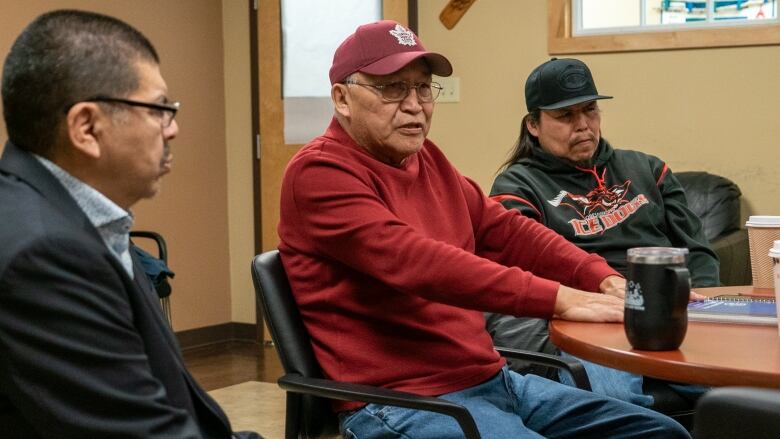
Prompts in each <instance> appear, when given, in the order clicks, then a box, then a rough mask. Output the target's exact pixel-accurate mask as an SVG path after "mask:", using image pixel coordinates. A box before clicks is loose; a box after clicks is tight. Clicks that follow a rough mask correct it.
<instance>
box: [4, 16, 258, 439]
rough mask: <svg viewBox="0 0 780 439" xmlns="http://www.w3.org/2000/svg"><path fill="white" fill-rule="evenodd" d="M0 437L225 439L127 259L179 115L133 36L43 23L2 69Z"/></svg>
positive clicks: (92, 21) (84, 20) (214, 410)
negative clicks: (134, 209) (137, 214)
mask: <svg viewBox="0 0 780 439" xmlns="http://www.w3.org/2000/svg"><path fill="white" fill-rule="evenodd" d="M2 98H3V109H4V117H5V122H6V127H7V131H8V137H9V142H8V143H6V146H5V149H4V151H3V155H2V159H0V436H2V437H3V438H16V437H36V438H37V437H57V438H91V437H95V438H111V437H122V438H157V437H165V438H230V437H245V438H255V437H259V436H258V435H257V434H255V433H248V432H245V433H233V432H232V430H231V427H230V423H229V422H228V419H227V417H226V416H225V414H224V413H223V412H222V410H221V409H220V408H219V406H218V405H217V404H216V403H215V402H214V401H213V400H212V399H211V398H210V397H209V396H208V394H206V392H205V391H203V390H202V389H201V388H200V387H199V386H198V384H197V383H196V382H195V380H194V379H193V377H192V376H191V375H190V374H189V373H188V372H187V370H186V368H185V365H184V362H183V360H182V357H181V354H180V352H179V348H178V345H177V342H176V339H175V338H174V335H173V333H172V332H171V331H170V329H169V327H168V325H167V324H166V322H165V320H164V319H163V317H162V314H161V311H160V307H159V302H158V300H157V299H156V295H155V293H154V290H153V287H152V286H151V284H150V282H149V281H148V279H147V278H146V277H145V275H144V273H143V272H142V271H141V270H140V269H139V265H138V261H136V260H133V258H132V256H131V255H130V252H129V251H128V232H129V230H130V227H131V225H132V221H133V218H132V214H130V211H129V209H130V207H131V206H132V205H133V204H135V203H136V202H137V201H139V200H140V199H143V198H149V197H152V196H154V195H155V194H156V193H157V191H158V190H159V184H160V179H161V177H162V176H163V175H165V174H167V173H168V172H169V171H170V169H171V163H172V161H171V158H172V156H171V154H170V149H169V147H168V141H169V140H171V139H173V138H174V137H175V136H176V133H177V132H178V125H177V124H176V122H175V121H174V120H173V117H174V116H175V114H176V111H177V109H178V103H176V102H170V101H169V100H168V98H167V87H166V84H165V81H164V80H163V78H162V76H161V75H160V70H159V59H158V56H157V53H156V52H155V49H154V48H153V46H152V45H151V43H149V41H148V40H147V39H146V38H145V37H144V36H143V35H142V34H140V33H139V32H138V31H137V30H135V29H134V28H132V27H130V26H129V25H127V24H126V23H123V22H121V21H119V20H116V19H114V18H111V17H107V16H103V15H98V14H92V13H87V12H81V11H55V12H51V13H48V14H44V15H42V16H40V17H38V18H37V19H35V20H34V21H33V22H32V23H31V24H30V25H28V27H27V28H26V29H25V30H24V31H23V32H22V34H21V35H20V36H19V37H18V38H17V40H16V42H15V43H14V45H13V47H12V48H11V51H10V53H9V54H8V57H7V58H6V61H5V65H4V68H3V81H2Z"/></svg>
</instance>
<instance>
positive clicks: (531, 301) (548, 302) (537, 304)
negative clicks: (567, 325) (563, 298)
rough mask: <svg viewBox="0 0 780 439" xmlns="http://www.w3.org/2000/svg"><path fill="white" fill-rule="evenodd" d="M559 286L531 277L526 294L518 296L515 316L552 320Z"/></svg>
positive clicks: (556, 283) (558, 284)
mask: <svg viewBox="0 0 780 439" xmlns="http://www.w3.org/2000/svg"><path fill="white" fill-rule="evenodd" d="M560 285H561V284H560V283H558V282H555V281H552V280H549V279H544V278H541V277H536V276H533V277H532V278H531V281H530V282H529V284H528V289H527V291H528V293H527V294H524V295H522V296H520V300H518V304H517V305H518V310H517V313H516V314H515V315H518V316H524V317H538V318H542V319H549V318H552V316H553V313H554V312H555V299H556V298H557V297H558V287H560Z"/></svg>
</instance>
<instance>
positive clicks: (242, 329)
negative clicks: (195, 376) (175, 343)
mask: <svg viewBox="0 0 780 439" xmlns="http://www.w3.org/2000/svg"><path fill="white" fill-rule="evenodd" d="M176 338H177V339H178V340H179V346H180V347H181V349H182V350H185V349H192V348H197V347H202V346H207V345H210V344H215V343H223V342H227V341H251V342H257V341H258V337H257V326H256V325H254V324H252V323H240V322H229V323H222V324H219V325H212V326H205V327H203V328H195V329H188V330H185V331H177V332H176Z"/></svg>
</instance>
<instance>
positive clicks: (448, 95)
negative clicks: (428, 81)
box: [433, 76, 460, 103]
mask: <svg viewBox="0 0 780 439" xmlns="http://www.w3.org/2000/svg"><path fill="white" fill-rule="evenodd" d="M433 81H434V82H438V83H439V85H441V87H442V88H441V93H439V98H438V99H436V102H439V103H441V102H460V78H458V77H457V76H448V77H446V78H442V77H439V76H437V77H436V78H435V79H434V80H433Z"/></svg>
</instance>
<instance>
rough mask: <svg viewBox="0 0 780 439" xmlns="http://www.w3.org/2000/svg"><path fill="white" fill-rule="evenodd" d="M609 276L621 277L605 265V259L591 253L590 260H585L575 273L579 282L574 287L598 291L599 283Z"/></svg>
mask: <svg viewBox="0 0 780 439" xmlns="http://www.w3.org/2000/svg"><path fill="white" fill-rule="evenodd" d="M609 276H618V277H623V275H622V274H620V273H618V272H617V271H615V270H614V269H612V267H610V266H609V265H607V263H606V261H605V260H604V259H602V258H601V257H600V256H596V255H591V260H590V261H588V262H586V263H585V264H584V265H583V266H582V267H581V268H580V269H579V270H577V273H576V275H575V279H577V280H578V281H579V282H578V284H577V285H576V287H575V288H579V289H581V290H583V291H591V292H595V293H597V292H599V285H601V282H602V281H603V280H604V279H606V278H607V277H609Z"/></svg>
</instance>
